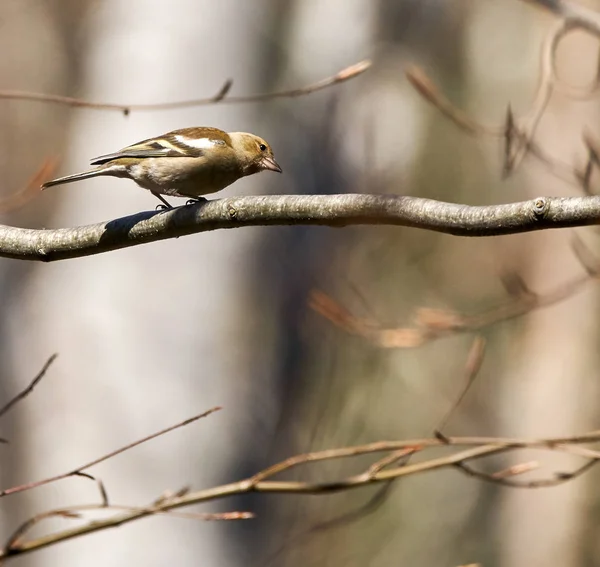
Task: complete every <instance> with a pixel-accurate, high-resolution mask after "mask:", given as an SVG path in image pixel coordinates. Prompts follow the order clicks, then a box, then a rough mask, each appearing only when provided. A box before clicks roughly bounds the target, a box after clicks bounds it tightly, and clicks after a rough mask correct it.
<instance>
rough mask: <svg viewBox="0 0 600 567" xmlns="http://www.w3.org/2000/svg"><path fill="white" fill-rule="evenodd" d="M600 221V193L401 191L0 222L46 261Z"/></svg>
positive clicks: (0, 237)
mask: <svg viewBox="0 0 600 567" xmlns="http://www.w3.org/2000/svg"><path fill="white" fill-rule="evenodd" d="M595 224H600V197H598V196H595V195H592V196H585V197H538V198H537V199H532V200H529V201H522V202H519V203H508V204H503V205H489V206H468V205H458V204H454V203H444V202H442V201H433V200H430V199H421V198H418V197H406V196H395V195H357V194H344V195H270V196H252V197H231V198H227V199H218V200H214V201H209V202H207V203H198V204H194V205H189V206H182V207H178V208H175V209H171V210H169V211H158V212H157V211H152V212H143V213H138V214H136V215H132V216H129V217H123V218H120V219H115V220H112V221H109V222H105V223H99V224H94V225H88V226H81V227H77V228H66V229H56V230H35V229H25V228H17V227H11V226H6V225H4V226H3V225H0V256H1V257H5V258H14V259H18V260H40V261H44V262H50V261H56V260H65V259H68V258H78V257H81V256H90V255H93V254H100V253H102V252H108V251H111V250H118V249H120V248H128V247H130V246H137V245H139V244H145V243H148V242H156V241H158V240H165V239H168V238H176V237H179V236H185V235H188V234H195V233H200V232H207V231H211V230H218V229H223V228H240V227H244V226H270V225H318V226H330V227H343V226H348V225H393V226H406V227H413V228H421V229H425V230H433V231H437V232H445V233H447V234H454V235H458V236H494V235H502V234H516V233H520V232H530V231H534V230H543V229H549V228H565V227H574V226H588V225H595Z"/></svg>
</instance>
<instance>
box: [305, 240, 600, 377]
mask: <svg viewBox="0 0 600 567" xmlns="http://www.w3.org/2000/svg"><path fill="white" fill-rule="evenodd" d="M573 249H574V251H575V254H576V255H577V258H578V260H579V261H580V262H581V265H582V266H583V268H584V269H585V270H586V272H587V273H586V274H585V275H583V276H580V277H577V278H574V279H572V280H571V281H568V282H565V283H563V284H561V285H560V286H557V287H556V288H555V289H553V290H551V291H549V292H547V293H544V294H536V293H533V292H532V291H530V290H528V289H527V288H526V287H525V284H524V282H522V281H521V280H520V279H519V278H517V277H516V276H514V275H511V277H510V278H509V277H505V278H504V283H505V286H506V287H507V289H508V291H509V293H511V295H512V296H513V298H511V300H510V301H508V302H504V303H503V304H501V305H499V306H497V307H493V308H492V309H487V310H485V311H482V312H480V313H476V314H474V315H463V314H460V313H457V312H454V311H449V310H440V309H426V308H420V309H418V310H417V312H416V316H415V318H414V319H415V324H414V326H412V327H398V328H385V327H384V326H383V325H382V324H381V323H380V322H379V321H376V320H374V319H373V318H362V317H357V316H355V315H354V314H353V313H350V312H349V311H348V310H347V309H346V308H345V307H343V306H342V305H340V304H339V303H338V302H337V301H335V300H334V299H333V298H332V297H330V296H329V295H327V294H326V293H324V292H322V291H320V290H313V292H312V293H311V296H310V300H309V305H310V307H311V308H312V309H313V310H314V311H316V312H317V313H319V315H321V316H323V317H324V318H325V319H327V320H328V321H330V322H331V323H333V324H334V325H335V326H337V327H339V328H341V329H343V330H344V331H346V332H347V333H350V334H353V335H356V336H360V337H363V338H365V339H366V340H368V341H369V342H371V343H372V344H375V345H376V346H378V347H381V348H417V347H420V346H422V345H424V344H425V343H427V342H430V341H434V340H437V339H440V338H443V337H448V336H451V335H454V334H458V333H467V332H473V331H478V330H480V329H482V328H485V327H488V326H489V325H492V324H495V323H498V322H500V321H508V320H510V319H515V318H516V317H520V316H522V315H525V314H527V313H530V312H531V311H534V310H536V309H543V308H544V307H549V306H551V305H555V304H556V303H559V302H561V301H564V300H565V299H568V298H569V297H572V296H573V295H575V294H576V293H579V292H580V291H582V290H583V289H584V288H585V286H587V285H588V284H591V283H594V282H597V279H598V277H599V275H600V259H598V258H597V257H595V256H594V255H593V254H592V252H591V251H590V250H589V248H587V247H586V246H585V245H584V243H583V242H582V241H581V240H580V239H578V238H574V239H573ZM480 346H481V345H480ZM474 348H475V350H474V351H473V354H474V356H475V358H474V359H473V361H472V362H470V363H469V364H468V367H467V375H471V370H473V371H476V370H477V364H479V363H480V361H481V359H480V354H482V353H481V352H480V349H479V348H478V346H477V345H475V346H474ZM475 363H476V364H475ZM470 369H471V370H470Z"/></svg>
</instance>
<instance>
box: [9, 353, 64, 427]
mask: <svg viewBox="0 0 600 567" xmlns="http://www.w3.org/2000/svg"><path fill="white" fill-rule="evenodd" d="M57 356H58V354H57V353H55V354H53V355H52V356H50V358H49V359H48V360H47V361H46V362H45V364H44V366H42V369H41V370H40V371H39V372H38V373H37V375H36V377H35V378H34V379H33V380H32V381H31V383H30V384H29V386H27V388H25V389H24V390H22V391H21V392H19V393H18V394H17V395H16V396H15V397H14V398H13V399H12V400H10V401H9V402H8V403H6V404H5V405H4V406H3V407H2V408H0V418H1V417H2V416H3V415H4V414H5V413H7V412H8V411H10V409H11V408H13V407H14V406H15V404H17V403H19V402H20V401H21V400H22V399H24V398H26V397H27V396H28V395H29V394H31V392H33V389H34V388H35V387H36V386H37V384H38V383H39V381H40V380H41V379H42V378H43V377H44V376H45V375H46V372H48V368H50V366H51V365H52V363H53V362H54V361H55V360H56V357H57Z"/></svg>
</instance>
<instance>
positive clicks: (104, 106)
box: [0, 60, 371, 116]
mask: <svg viewBox="0 0 600 567" xmlns="http://www.w3.org/2000/svg"><path fill="white" fill-rule="evenodd" d="M370 66H371V62H370V61H369V60H365V61H360V62H359V63H355V64H354V65H350V67H346V68H344V69H342V70H341V71H339V72H338V73H336V74H335V75H332V76H330V77H326V78H325V79H322V80H320V81H318V82H316V83H312V84H310V85H307V86H305V87H300V88H296V89H289V90H284V91H276V92H272V93H263V94H257V95H249V96H228V94H229V91H230V89H231V87H232V85H233V81H231V79H228V80H227V81H225V83H224V84H223V86H222V87H221V88H220V89H219V91H218V92H217V93H216V94H215V95H213V96H210V97H206V98H197V99H192V100H183V101H177V102H163V103H153V104H110V103H103V102H91V101H86V100H82V99H79V98H73V97H68V96H59V95H49V94H42V93H32V92H26V91H0V99H5V100H23V101H35V102H44V103H52V104H61V105H64V106H71V107H76V108H89V109H92V110H116V111H119V112H122V113H123V114H124V115H125V116H127V115H129V114H130V113H131V112H149V111H158V110H175V109H180V108H191V107H195V106H205V105H209V104H241V103H250V102H262V101H265V100H273V99H277V98H293V97H298V96H302V95H307V94H311V93H314V92H317V91H320V90H323V89H326V88H328V87H331V86H333V85H337V84H339V83H343V82H345V81H348V80H349V79H353V78H354V77H357V76H358V75H361V74H362V73H364V72H365V71H366V70H367V69H368V68H369V67H370Z"/></svg>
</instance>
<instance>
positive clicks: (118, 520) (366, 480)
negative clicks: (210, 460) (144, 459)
mask: <svg viewBox="0 0 600 567" xmlns="http://www.w3.org/2000/svg"><path fill="white" fill-rule="evenodd" d="M597 442H600V431H591V432H589V433H585V434H583V435H578V436H574V437H562V438H551V439H505V438H494V437H449V438H446V439H444V440H443V441H441V440H439V439H435V438H430V439H413V440H405V441H389V442H377V443H371V444H367V445H361V446H356V447H346V448H341V449H332V450H327V451H320V452H316V453H308V454H306V455H298V456H296V457H293V458H290V459H287V460H286V461H283V462H282V463H279V464H277V465H274V466H272V467H269V468H268V469H265V471H263V472H262V473H259V474H257V475H254V476H253V477H250V478H247V479H245V480H242V481H239V482H234V483H231V484H225V485H221V486H217V487H214V488H210V489H206V490H199V491H191V492H187V491H186V492H184V494H183V495H182V496H179V497H178V496H174V497H173V498H167V499H166V500H164V501H160V503H159V504H158V505H154V506H151V507H150V508H136V509H130V510H129V511H128V512H126V513H124V514H120V515H116V516H113V517H111V518H108V519H104V520H95V521H93V522H90V523H88V524H85V525H82V526H77V527H74V528H71V529H66V530H64V531H59V532H56V533H52V534H49V535H46V536H41V537H39V538H35V539H31V540H28V541H21V540H20V538H17V539H18V540H19V541H18V542H17V543H13V545H12V546H10V547H6V548H5V549H4V550H3V551H1V552H0V560H3V559H7V558H9V557H13V556H17V555H21V554H24V553H28V552H31V551H34V550H39V549H42V548H44V547H48V546H50V545H54V544H56V543H58V542H62V541H66V540H69V539H72V538H75V537H80V536H83V535H86V534H89V533H94V532H98V531H102V530H105V529H109V528H114V527H116V526H120V525H123V524H126V523H129V522H132V521H135V520H138V519H140V518H144V517H148V516H151V515H153V514H156V513H163V512H167V511H169V510H174V509H178V508H181V507H184V506H189V505H191V504H199V503H202V502H208V501H214V500H219V499H223V498H227V497H230V496H233V495H239V494H245V493H248V492H260V493H271V494H319V495H324V494H331V493H335V492H341V491H347V490H353V489H357V488H362V487H365V486H371V485H374V484H379V483H384V484H387V483H389V482H390V481H391V480H396V479H399V478H402V477H406V476H411V475H415V474H422V473H424V472H427V471H433V470H438V469H442V468H457V469H458V470H461V472H464V473H465V474H468V475H471V476H475V477H477V478H480V479H482V480H485V481H488V482H495V483H497V484H503V485H506V486H512V487H519V488H538V487H544V486H555V485H557V484H561V483H565V482H569V481H571V480H573V479H575V478H577V477H578V476H580V475H582V474H583V473H584V472H586V471H588V470H589V469H590V468H591V467H592V466H594V464H596V463H597V462H598V461H599V460H600V452H594V451H591V450H588V451H587V452H586V454H587V455H589V459H590V460H589V462H588V463H586V464H585V465H583V466H582V467H579V468H578V469H575V470H573V471H571V472H566V473H558V474H556V475H555V476H553V477H551V478H548V479H540V480H534V481H529V482H525V483H517V482H516V481H515V480H514V479H511V478H501V477H500V478H497V477H494V475H493V474H492V475H489V474H485V473H480V472H478V471H475V470H472V469H471V468H468V467H467V466H466V463H468V462H469V461H474V460H478V459H482V458H484V457H489V456H491V455H499V454H502V453H506V452H508V451H511V450H515V449H524V448H531V449H543V450H548V451H554V452H565V453H569V452H570V451H572V449H573V447H574V446H576V445H579V444H584V443H597ZM441 446H445V447H447V448H448V447H450V448H451V447H457V448H458V447H466V448H464V449H461V450H457V451H456V452H454V453H452V454H450V455H446V456H442V457H435V458H430V459H426V460H423V461H421V462H416V463H412V464H402V465H401V466H397V467H394V468H383V469H382V470H379V471H377V472H376V473H375V474H370V473H369V470H368V469H367V470H365V472H363V473H359V474H357V475H353V476H348V477H344V478H337V479H334V480H333V481H331V480H330V481H321V482H302V481H285V480H268V479H269V478H270V477H272V476H273V475H275V474H281V473H282V472H285V471H287V470H289V469H291V468H293V467H297V466H300V465H304V464H307V463H310V462H317V461H325V460H329V459H336V458H348V457H352V456H357V455H367V454H371V453H380V452H389V451H400V450H402V449H411V450H414V451H417V450H420V451H421V452H423V451H425V450H427V449H428V448H434V447H441ZM380 461H381V459H380ZM59 512H60V511H54V512H51V513H49V514H52V513H53V514H54V515H57V514H59ZM63 512H65V513H67V514H69V513H72V514H73V516H77V513H76V512H69V510H68V509H67V510H66V511H63ZM13 541H14V540H13Z"/></svg>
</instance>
